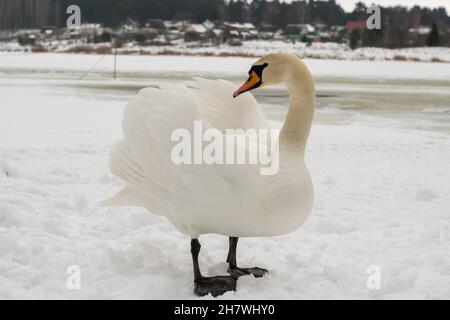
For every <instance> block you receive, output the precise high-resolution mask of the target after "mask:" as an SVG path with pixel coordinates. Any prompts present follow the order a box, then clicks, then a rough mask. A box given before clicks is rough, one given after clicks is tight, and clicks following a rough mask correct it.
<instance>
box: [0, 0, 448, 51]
mask: <svg viewBox="0 0 450 320" xmlns="http://www.w3.org/2000/svg"><path fill="white" fill-rule="evenodd" d="M72 4H75V5H78V6H80V8H81V12H82V21H83V22H98V23H102V24H104V25H105V26H110V27H114V26H118V25H120V24H121V23H123V22H124V21H125V20H126V19H127V18H132V19H134V20H136V21H137V22H139V23H144V22H145V21H146V20H147V19H163V20H189V21H192V22H196V23H201V22H203V21H205V20H211V21H214V20H221V21H225V20H226V21H232V22H251V23H253V24H255V25H256V26H257V27H260V26H261V25H263V24H270V25H274V26H276V27H278V28H281V29H284V28H285V27H286V26H287V25H288V24H294V23H311V24H317V23H321V24H325V25H328V26H332V25H345V23H346V22H347V21H349V20H366V19H367V17H368V14H367V12H366V6H365V5H364V4H362V3H358V4H356V6H355V8H354V10H353V11H352V12H345V11H344V10H343V9H342V7H341V6H340V5H339V4H338V3H336V0H328V1H326V0H325V1H319V0H299V1H292V2H290V3H286V2H283V1H280V0H273V1H269V0H252V1H247V0H95V1H93V0H0V29H3V30H5V29H6V30H7V29H17V28H32V27H42V26H46V25H57V26H60V27H62V26H64V24H65V19H66V17H67V14H66V12H65V11H66V8H67V7H68V6H69V5H72ZM432 25H434V26H435V28H436V29H437V32H438V33H439V31H441V32H442V33H443V35H442V36H441V38H442V39H443V41H444V43H448V42H449V39H448V38H449V37H448V35H447V32H448V30H449V28H450V17H449V16H448V14H447V12H446V10H445V9H444V8H438V9H428V8H421V7H418V6H415V7H413V8H411V9H407V8H406V7H401V6H396V7H389V8H382V30H380V31H371V32H368V31H367V32H364V35H363V39H364V41H365V42H366V43H369V44H373V45H382V46H390V47H392V46H405V45H406V43H405V41H406V39H407V37H406V35H407V33H408V32H409V29H411V28H417V27H419V26H430V27H431V26H432Z"/></svg>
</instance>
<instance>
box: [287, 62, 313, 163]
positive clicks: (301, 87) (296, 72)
mask: <svg viewBox="0 0 450 320" xmlns="http://www.w3.org/2000/svg"><path fill="white" fill-rule="evenodd" d="M286 85H287V88H288V91H289V109H288V113H287V116H286V120H285V122H284V125H283V128H282V129H281V132H280V146H281V147H288V148H289V149H294V150H295V151H296V152H301V154H304V152H305V147H306V142H307V141H308V137H309V132H310V130H311V124H312V120H313V117H314V105H315V97H316V94H315V89H314V82H313V80H312V77H311V74H310V73H309V71H308V70H307V68H306V66H304V65H303V64H301V63H299V64H298V65H295V66H294V68H292V69H291V76H290V77H289V79H288V80H287V81H286Z"/></svg>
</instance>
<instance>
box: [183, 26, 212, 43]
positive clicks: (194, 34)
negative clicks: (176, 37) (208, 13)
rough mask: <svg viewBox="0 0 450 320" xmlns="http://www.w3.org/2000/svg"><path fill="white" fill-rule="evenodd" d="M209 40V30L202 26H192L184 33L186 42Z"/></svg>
mask: <svg viewBox="0 0 450 320" xmlns="http://www.w3.org/2000/svg"><path fill="white" fill-rule="evenodd" d="M207 38H208V30H207V29H206V28H205V26H204V25H202V24H190V25H188V26H187V27H186V30H185V32H184V41H185V42H192V41H202V40H205V39H207Z"/></svg>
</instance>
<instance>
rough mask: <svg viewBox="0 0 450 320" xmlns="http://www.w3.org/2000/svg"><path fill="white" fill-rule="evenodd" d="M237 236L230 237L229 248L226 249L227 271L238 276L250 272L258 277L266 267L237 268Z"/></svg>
mask: <svg viewBox="0 0 450 320" xmlns="http://www.w3.org/2000/svg"><path fill="white" fill-rule="evenodd" d="M238 240H239V238H238V237H230V239H229V243H230V248H229V249H228V257H227V262H228V265H229V268H228V273H229V274H231V275H232V276H233V277H236V278H239V277H242V276H246V275H250V274H252V275H253V276H254V277H255V278H260V277H262V276H264V274H266V273H267V272H269V271H267V270H266V269H263V268H258V267H254V268H239V267H238V266H237V263H236V248H237V243H238Z"/></svg>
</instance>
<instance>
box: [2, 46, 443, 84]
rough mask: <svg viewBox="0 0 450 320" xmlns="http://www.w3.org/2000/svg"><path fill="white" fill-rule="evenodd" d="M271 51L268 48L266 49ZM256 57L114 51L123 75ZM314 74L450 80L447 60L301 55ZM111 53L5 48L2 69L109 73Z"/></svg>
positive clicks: (213, 71) (223, 72) (236, 67)
mask: <svg viewBox="0 0 450 320" xmlns="http://www.w3.org/2000/svg"><path fill="white" fill-rule="evenodd" d="M269 52H271V51H269ZM254 61H255V58H236V57H228V58H223V57H186V56H130V55H123V56H118V57H117V61H116V65H117V74H118V75H119V77H125V78H143V79H147V78H148V76H149V75H151V76H153V77H166V78H169V79H172V78H173V77H186V76H194V75H196V74H202V75H204V76H208V77H212V78H219V77H238V78H243V77H245V74H246V72H247V71H248V69H249V66H250V65H251V63H253V62H254ZM304 61H305V63H306V64H307V65H308V67H309V68H310V69H311V72H312V73H313V75H314V76H315V77H316V78H323V77H331V78H364V79H367V78H371V79H375V80H377V81H380V82H382V81H384V80H387V79H407V80H417V79H421V80H430V81H431V80H450V64H449V63H431V62H428V63H427V62H420V63H419V62H406V61H345V60H342V61H341V60H320V59H305V60H304ZM113 70H114V56H112V55H107V56H101V55H77V54H62V53H61V54H57V53H53V54H48V53H43V54H39V53H38V54H31V53H30V54H9V53H0V72H3V73H5V72H7V73H9V74H15V73H18V74H19V75H21V77H23V74H24V73H26V76H27V77H33V75H36V76H39V77H42V76H46V77H51V78H54V77H57V76H60V75H61V74H62V76H63V77H64V78H73V79H79V78H83V79H89V78H95V77H106V78H112V75H113Z"/></svg>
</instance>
